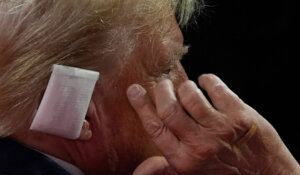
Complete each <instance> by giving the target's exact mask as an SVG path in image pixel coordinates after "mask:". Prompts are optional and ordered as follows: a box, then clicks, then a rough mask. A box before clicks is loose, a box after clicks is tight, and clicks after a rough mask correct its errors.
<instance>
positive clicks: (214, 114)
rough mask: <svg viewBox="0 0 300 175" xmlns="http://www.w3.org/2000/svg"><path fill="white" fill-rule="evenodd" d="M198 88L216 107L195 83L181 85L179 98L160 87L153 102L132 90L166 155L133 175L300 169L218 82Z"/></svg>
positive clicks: (205, 80) (205, 81)
mask: <svg viewBox="0 0 300 175" xmlns="http://www.w3.org/2000/svg"><path fill="white" fill-rule="evenodd" d="M199 85H200V86H201V87H202V88H203V89H204V90H205V91H206V92H207V93H208V96H209V98H210V99H211V101H212V104H211V103H210V102H209V101H208V100H207V99H206V97H205V96H204V95H203V93H202V92H201V90H200V89H198V88H197V86H196V84H195V83H193V82H192V81H186V82H184V83H182V84H181V85H180V87H179V88H178V90H177V91H176V93H177V94H175V92H174V88H173V85H172V83H171V81H170V80H164V81H162V82H160V83H158V85H157V86H156V87H155V89H154V92H153V93H154V102H152V101H151V99H150V97H149V96H148V94H147V92H146V90H145V89H144V88H143V87H141V86H140V85H132V86H131V87H130V88H129V89H128V98H129V101H130V103H131V105H132V106H133V108H134V109H135V111H136V112H137V114H138V115H139V117H140V119H141V121H142V123H143V125H144V127H145V130H146V131H147V132H148V133H149V135H150V136H151V138H152V140H153V141H154V142H155V144H156V145H157V147H158V148H159V149H160V151H161V153H162V154H163V157H152V158H149V159H148V160H146V161H144V162H143V163H142V164H141V165H140V166H139V167H138V168H137V169H136V170H135V172H134V175H153V174H156V175H157V174H168V175H171V174H189V175H192V174H202V175H204V174H205V175H210V174H212V175H216V174H222V175H226V174H284V173H287V174H290V173H291V172H292V171H294V170H295V169H296V168H297V167H299V166H298V164H297V162H296V161H295V160H294V159H293V157H292V156H291V154H290V153H289V151H288V150H287V149H286V147H285V146H284V144H283V143H282V141H281V140H280V137H279V136H278V135H277V133H276V131H275V130H274V129H273V127H272V126H271V125H270V124H269V123H268V122H267V121H266V120H264V119H263V117H261V116H260V115H259V114H258V113H257V112H256V111H255V110H253V109H252V108H251V107H249V106H248V105H246V104H245V103H244V102H243V101H242V100H240V99H239V98H238V96H237V95H235V94H234V93H233V92H232V91H231V90H230V89H229V88H228V87H227V86H226V85H225V84H224V83H223V82H222V81H221V80H220V79H219V78H218V77H216V76H215V75H212V74H209V75H202V76H200V77H199ZM134 90H136V91H135V92H136V93H135V95H133V94H134V93H133V91H134ZM176 95H177V96H178V98H177V97H176ZM153 103H154V104H153ZM282 167H284V168H282ZM278 169H279V170H280V171H278Z"/></svg>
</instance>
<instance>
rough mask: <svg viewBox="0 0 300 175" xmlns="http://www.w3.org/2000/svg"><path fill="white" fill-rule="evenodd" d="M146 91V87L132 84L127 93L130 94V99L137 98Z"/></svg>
mask: <svg viewBox="0 0 300 175" xmlns="http://www.w3.org/2000/svg"><path fill="white" fill-rule="evenodd" d="M145 93H146V91H145V89H144V88H142V87H141V86H139V85H132V86H130V87H129V88H128V93H127V94H128V97H129V98H130V99H137V98H139V97H140V96H142V95H143V94H145Z"/></svg>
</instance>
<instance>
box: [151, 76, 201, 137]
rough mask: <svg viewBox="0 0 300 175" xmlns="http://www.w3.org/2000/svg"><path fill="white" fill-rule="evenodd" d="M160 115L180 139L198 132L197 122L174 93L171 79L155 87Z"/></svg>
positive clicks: (156, 102) (157, 108)
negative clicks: (183, 107) (185, 110)
mask: <svg viewBox="0 0 300 175" xmlns="http://www.w3.org/2000/svg"><path fill="white" fill-rule="evenodd" d="M154 97H155V104H156V110H157V114H158V116H159V117H160V118H161V119H162V121H163V122H164V124H165V125H166V126H167V127H168V128H169V129H170V130H171V131H172V132H173V133H174V134H175V135H176V136H178V137H179V138H180V139H185V138H187V137H189V138H190V137H192V136H194V133H196V132H198V129H199V127H198V125H197V123H196V122H195V121H194V120H192V119H191V118H190V117H189V116H188V115H187V114H186V113H185V112H184V110H183V109H182V107H181V105H180V104H179V103H178V101H177V99H176V96H175V94H174V89H173V84H172V82H171V81H170V80H163V81H161V82H160V83H158V85H157V86H156V87H155V89H154Z"/></svg>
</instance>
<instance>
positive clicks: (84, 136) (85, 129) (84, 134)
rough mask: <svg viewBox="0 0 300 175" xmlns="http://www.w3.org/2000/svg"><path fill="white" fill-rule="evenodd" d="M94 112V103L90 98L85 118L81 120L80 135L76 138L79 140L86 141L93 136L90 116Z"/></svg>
mask: <svg viewBox="0 0 300 175" xmlns="http://www.w3.org/2000/svg"><path fill="white" fill-rule="evenodd" d="M94 113H95V103H94V101H93V100H91V102H90V105H89V108H88V111H87V114H86V117H85V120H84V121H83V125H82V129H81V132H80V136H79V138H78V140H81V141H88V140H90V139H91V138H92V136H93V131H92V128H91V127H90V126H91V124H90V122H91V120H90V118H91V117H92V115H93V114H94Z"/></svg>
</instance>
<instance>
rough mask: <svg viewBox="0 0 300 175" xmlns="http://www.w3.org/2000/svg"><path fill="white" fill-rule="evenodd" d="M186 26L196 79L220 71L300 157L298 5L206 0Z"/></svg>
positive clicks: (188, 59) (188, 61)
mask: <svg viewBox="0 0 300 175" xmlns="http://www.w3.org/2000/svg"><path fill="white" fill-rule="evenodd" d="M192 21H196V22H197V24H190V25H188V27H185V28H183V29H182V30H183V33H184V37H185V42H186V44H188V45H190V46H191V48H190V52H189V54H187V55H186V56H185V58H184V59H183V61H182V63H183V66H184V67H185V69H186V72H187V73H188V75H189V77H190V79H192V80H194V81H197V77H198V76H199V75H200V74H202V73H214V74H216V75H218V76H219V77H220V78H221V79H222V80H223V81H224V82H225V83H226V84H227V85H228V86H229V87H230V88H231V89H232V90H233V91H234V92H235V93H236V94H237V95H239V96H240V98H242V99H243V100H244V101H245V102H246V103H248V104H249V105H250V106H252V107H253V108H254V109H256V110H257V111H258V112H259V113H260V114H261V115H262V116H264V117H265V118H266V119H267V120H268V121H269V122H270V123H271V124H272V125H273V126H274V127H275V129H276V130H277V131H278V133H279V135H280V136H281V138H282V139H283V141H284V143H285V144H286V145H287V147H288V148H289V150H290V151H291V153H292V154H293V155H294V157H295V158H296V159H297V160H298V162H299V160H300V143H299V139H300V134H299V133H300V131H299V130H300V126H299V122H298V118H300V116H299V114H298V111H299V107H298V106H299V100H300V99H299V98H298V96H299V90H300V89H299V88H298V86H297V84H298V83H299V82H298V81H299V77H298V74H299V71H298V69H299V67H298V66H297V65H298V63H296V62H297V59H298V58H299V54H298V50H299V47H298V46H299V44H298V41H297V40H296V39H295V35H296V32H295V31H296V30H295V26H296V23H297V20H296V4H295V3H293V2H289V1H287V0H285V1H283V0H282V1H279V0H264V1H250V0H246V1H243V0H206V8H205V10H204V11H203V13H202V14H201V15H200V16H199V17H197V18H195V19H194V20H192Z"/></svg>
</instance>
